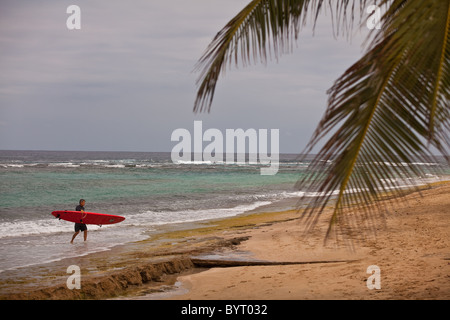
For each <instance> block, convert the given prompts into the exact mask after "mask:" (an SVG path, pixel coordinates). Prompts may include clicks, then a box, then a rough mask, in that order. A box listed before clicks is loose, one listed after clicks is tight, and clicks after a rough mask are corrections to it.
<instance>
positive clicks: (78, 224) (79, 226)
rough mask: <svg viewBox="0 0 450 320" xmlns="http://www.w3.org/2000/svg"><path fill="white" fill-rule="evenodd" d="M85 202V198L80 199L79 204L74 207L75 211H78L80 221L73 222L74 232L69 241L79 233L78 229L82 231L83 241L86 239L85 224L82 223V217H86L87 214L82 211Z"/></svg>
mask: <svg viewBox="0 0 450 320" xmlns="http://www.w3.org/2000/svg"><path fill="white" fill-rule="evenodd" d="M85 204H86V200H84V199H80V204H79V205H78V206H77V207H76V208H75V211H80V212H81V213H80V222H75V233H74V234H73V237H72V240H71V241H70V243H73V240H75V237H76V236H77V235H78V234H79V233H80V231H83V232H84V241H86V240H87V226H86V224H84V223H83V219H84V218H86V216H87V214H86V213H84V205H85Z"/></svg>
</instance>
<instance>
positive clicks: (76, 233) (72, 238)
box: [70, 231, 80, 243]
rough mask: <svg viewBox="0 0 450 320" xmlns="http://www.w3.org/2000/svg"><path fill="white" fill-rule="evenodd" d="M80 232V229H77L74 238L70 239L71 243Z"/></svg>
mask: <svg viewBox="0 0 450 320" xmlns="http://www.w3.org/2000/svg"><path fill="white" fill-rule="evenodd" d="M79 233H80V231H77V232H75V233H74V234H73V237H72V240H71V241H70V243H73V240H75V238H76V236H77V235H78V234H79Z"/></svg>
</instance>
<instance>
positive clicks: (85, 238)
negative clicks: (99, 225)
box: [84, 230, 87, 241]
mask: <svg viewBox="0 0 450 320" xmlns="http://www.w3.org/2000/svg"><path fill="white" fill-rule="evenodd" d="M86 240H87V230H84V241H86Z"/></svg>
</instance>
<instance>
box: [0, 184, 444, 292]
mask: <svg viewBox="0 0 450 320" xmlns="http://www.w3.org/2000/svg"><path fill="white" fill-rule="evenodd" d="M449 194H450V184H449V183H440V184H435V185H434V186H433V187H432V188H429V189H425V190H423V191H422V192H421V194H419V193H417V192H415V193H411V194H409V195H407V196H406V197H404V198H403V200H405V201H403V202H401V203H399V204H398V205H397V207H395V208H391V209H389V210H388V212H387V213H386V216H385V219H384V221H383V223H381V224H380V226H379V228H378V230H377V234H376V236H368V237H367V238H365V239H364V240H362V241H358V242H357V243H354V248H353V250H351V249H350V248H349V247H347V246H344V245H336V242H334V241H329V242H327V244H326V245H324V241H323V240H324V234H325V231H326V228H327V226H328V215H329V212H325V213H324V215H323V218H322V219H321V220H320V221H319V223H318V225H317V228H315V229H314V231H313V232H312V233H309V234H308V235H307V236H305V235H304V234H303V232H302V230H303V226H302V222H301V220H299V215H298V212H296V211H284V212H258V213H253V214H247V215H242V216H238V217H234V218H228V219H222V220H218V221H211V222H208V223H202V224H197V225H191V226H186V228H185V229H184V230H179V229H177V230H165V232H164V233H161V234H160V235H159V236H155V237H152V238H151V239H149V240H146V241H140V242H136V243H134V244H132V245H125V246H121V247H118V248H115V249H113V250H111V251H106V252H103V253H97V254H93V255H87V256H80V257H79V258H76V259H69V260H63V261H59V262H56V263H51V264H48V265H45V266H38V267H33V268H28V269H27V270H16V271H14V272H13V271H12V272H10V273H2V278H1V283H0V284H1V286H0V288H1V291H0V297H1V299H110V298H113V299H117V298H118V299H140V300H141V299H142V300H147V299H148V300H150V299H169V300H171V299H177V300H188V299H199V300H206V299H213V300H217V299H219V300H220V299H225V300H235V299H238V300H247V299H249V300H253V299H257V300H266V299H268V300H279V299H282V300H303V299H449V298H450V252H449V251H448V248H449V231H450V219H449V208H450V197H449V196H448V195H449ZM73 264H76V265H79V266H80V267H81V269H82V286H81V289H79V290H77V289H75V290H69V289H68V288H67V285H66V281H67V277H68V276H69V275H68V274H67V271H66V270H67V266H68V265H73ZM369 266H377V268H378V271H379V277H378V278H374V277H371V276H372V275H373V274H372V272H369V273H368V267H369ZM377 281H379V282H377ZM368 283H369V285H370V284H372V285H375V284H377V283H378V284H379V286H380V287H379V289H377V288H372V289H369V288H368Z"/></svg>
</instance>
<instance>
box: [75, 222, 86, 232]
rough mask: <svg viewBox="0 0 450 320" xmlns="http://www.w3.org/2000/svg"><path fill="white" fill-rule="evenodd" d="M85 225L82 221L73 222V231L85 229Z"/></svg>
mask: <svg viewBox="0 0 450 320" xmlns="http://www.w3.org/2000/svg"><path fill="white" fill-rule="evenodd" d="M86 230H87V226H86V225H85V224H84V223H75V232H78V231H86Z"/></svg>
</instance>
